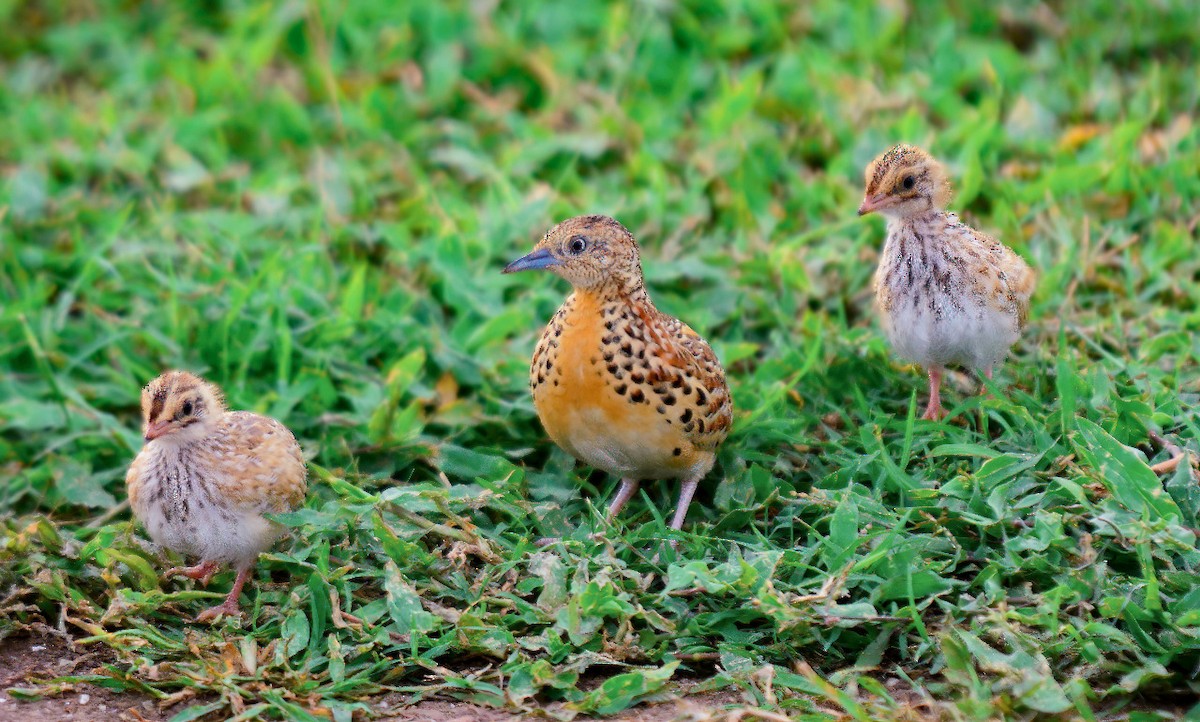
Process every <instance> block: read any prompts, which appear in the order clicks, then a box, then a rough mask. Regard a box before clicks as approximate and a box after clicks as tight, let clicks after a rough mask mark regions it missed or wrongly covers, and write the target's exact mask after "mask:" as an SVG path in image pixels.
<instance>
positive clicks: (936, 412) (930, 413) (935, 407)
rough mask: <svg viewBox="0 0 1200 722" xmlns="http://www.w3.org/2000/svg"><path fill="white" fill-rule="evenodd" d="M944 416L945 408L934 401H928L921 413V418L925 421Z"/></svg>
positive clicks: (937, 419)
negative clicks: (923, 411)
mask: <svg viewBox="0 0 1200 722" xmlns="http://www.w3.org/2000/svg"><path fill="white" fill-rule="evenodd" d="M945 417H946V410H945V409H944V408H942V405H941V404H940V403H938V402H936V401H932V400H931V401H930V402H929V405H928V406H926V407H925V413H923V414H921V418H922V419H925V420H926V421H941V420H942V419H944V418H945Z"/></svg>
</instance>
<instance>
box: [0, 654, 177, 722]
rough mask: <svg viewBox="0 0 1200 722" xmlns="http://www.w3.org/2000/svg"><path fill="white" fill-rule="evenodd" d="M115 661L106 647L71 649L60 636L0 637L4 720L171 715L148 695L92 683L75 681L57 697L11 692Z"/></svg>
mask: <svg viewBox="0 0 1200 722" xmlns="http://www.w3.org/2000/svg"><path fill="white" fill-rule="evenodd" d="M108 661H111V657H109V656H107V650H105V649H96V650H92V649H88V648H78V649H72V648H71V646H70V645H68V644H67V643H66V642H65V641H63V640H62V639H60V638H58V637H50V636H47V637H10V638H8V639H3V640H0V721H3V722H9V720H12V721H13V722H18V721H19V722H50V721H51V720H55V721H56V720H81V721H82V720H86V721H87V722H118V721H120V722H126V721H128V720H138V721H140V720H148V721H153V722H157V721H158V720H165V719H167V717H166V715H164V714H163V713H162V712H160V711H159V709H158V706H157V705H156V704H155V702H154V700H152V699H151V698H149V697H145V696H143V695H137V694H129V693H127V692H113V691H111V690H108V689H105V688H103V687H97V686H95V685H91V684H80V685H76V686H75V687H74V688H73V689H72V690H71V691H70V692H66V693H64V694H62V695H60V696H58V697H48V698H44V699H38V700H32V701H24V700H19V699H16V698H15V697H13V696H12V695H10V694H9V693H8V691H7V690H8V689H10V688H12V687H32V686H33V683H32V682H31V681H30V680H31V679H43V680H45V679H53V678H54V677H62V676H64V675H71V674H89V673H91V672H92V671H94V670H95V669H96V668H97V667H100V666H101V665H103V664H105V663H106V662H108Z"/></svg>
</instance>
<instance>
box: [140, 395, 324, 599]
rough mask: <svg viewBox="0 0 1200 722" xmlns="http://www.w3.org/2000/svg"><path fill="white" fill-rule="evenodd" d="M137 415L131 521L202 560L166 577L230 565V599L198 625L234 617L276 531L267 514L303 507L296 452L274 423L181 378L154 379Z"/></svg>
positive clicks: (199, 574) (203, 575) (206, 573)
mask: <svg viewBox="0 0 1200 722" xmlns="http://www.w3.org/2000/svg"><path fill="white" fill-rule="evenodd" d="M142 414H143V422H144V423H143V435H144V436H145V439H146V445H145V446H143V447H142V450H141V452H140V453H138V455H137V458H135V459H134V460H133V464H132V465H130V467H129V472H128V473H127V474H126V476H125V482H126V485H127V487H128V490H129V501H130V505H131V506H132V507H133V511H134V514H135V515H136V516H137V518H138V519H139V520H140V521H141V522H142V524H143V525H144V526H145V527H146V531H147V532H148V533H149V534H150V537H151V538H152V539H154V541H155V542H156V543H157V544H159V545H161V546H164V547H166V548H168V549H171V550H172V551H175V552H178V553H180V554H183V555H186V556H193V557H197V558H198V559H199V560H200V563H199V564H198V565H197V566H195V567H188V568H182V569H173V570H171V571H172V572H178V573H181V574H184V575H185V576H189V577H192V578H194V579H199V580H201V581H202V582H203V583H204V584H207V583H208V580H209V579H210V578H211V577H212V575H213V574H214V573H215V572H216V570H217V567H218V565H219V564H222V563H226V564H231V565H233V566H234V567H235V568H236V569H237V571H238V576H237V580H236V581H235V582H234V585H233V589H232V590H231V591H230V593H229V596H228V597H227V598H226V599H225V601H224V603H222V604H220V605H217V606H215V607H213V608H211V609H208V610H206V611H204V612H202V613H201V614H200V616H199V617H198V618H197V619H198V620H199V621H208V620H210V619H213V618H215V617H216V616H218V615H219V614H236V613H237V605H238V596H239V594H240V593H241V589H242V585H243V584H244V583H245V581H246V577H247V576H248V575H249V572H250V569H251V568H252V567H253V564H254V561H255V560H256V559H257V558H258V555H259V554H260V553H262V552H263V551H265V550H266V549H267V548H269V547H270V546H271V544H272V543H274V541H275V539H276V538H277V537H278V536H279V534H280V532H281V531H282V530H281V529H280V528H279V526H278V525H276V524H274V523H273V522H270V521H268V520H267V519H266V518H265V517H264V516H263V514H266V513H279V512H285V511H290V510H292V509H295V508H296V507H298V506H300V505H301V504H303V503H304V495H305V492H306V483H305V475H306V470H305V464H304V457H303V456H302V455H301V452H300V445H299V444H297V443H296V439H295V437H293V436H292V433H291V432H290V431H288V429H287V427H285V426H284V425H283V424H280V423H279V422H278V421H275V420H274V419H271V418H267V417H266V416H260V415H258V414H253V413H249V412H246V411H226V410H225V404H224V401H223V399H222V397H221V393H220V390H219V389H217V387H216V386H214V385H212V384H210V383H208V382H206V381H204V380H203V379H201V378H199V377H197V376H194V375H193V374H190V373H187V372H186V371H168V372H167V373H164V374H163V375H161V376H159V377H158V378H156V379H154V380H153V381H151V382H150V384H149V385H147V386H146V388H145V389H143V390H142Z"/></svg>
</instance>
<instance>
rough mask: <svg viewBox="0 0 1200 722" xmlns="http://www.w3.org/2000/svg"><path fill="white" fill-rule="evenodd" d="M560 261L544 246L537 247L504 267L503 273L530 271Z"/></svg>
mask: <svg viewBox="0 0 1200 722" xmlns="http://www.w3.org/2000/svg"><path fill="white" fill-rule="evenodd" d="M559 263H561V261H559V260H558V259H557V258H555V257H554V254H552V253H551V252H550V251H547V250H546V249H545V248H539V249H537V250H536V251H534V252H533V253H530V254H528V255H525V256H521V257H520V258H518V259H517V260H515V261H513V262H512V263H510V264H508V265H507V266H505V267H504V273H516V272H517V271H532V270H534V269H537V268H551V267H553V266H557V265H559Z"/></svg>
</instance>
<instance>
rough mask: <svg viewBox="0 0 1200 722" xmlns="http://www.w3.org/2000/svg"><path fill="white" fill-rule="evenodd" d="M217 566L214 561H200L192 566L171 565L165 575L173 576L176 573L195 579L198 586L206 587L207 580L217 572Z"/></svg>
mask: <svg viewBox="0 0 1200 722" xmlns="http://www.w3.org/2000/svg"><path fill="white" fill-rule="evenodd" d="M217 567H218V564H217V563H216V562H213V561H201V562H200V563H199V564H197V565H196V566H194V567H171V568H170V569H168V570H167V576H174V575H176V574H178V575H180V576H184V577H187V578H188V579H195V580H197V581H198V582H200V586H202V587H207V586H208V582H209V581H210V580H211V579H212V578H213V575H214V574H216V573H217Z"/></svg>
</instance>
